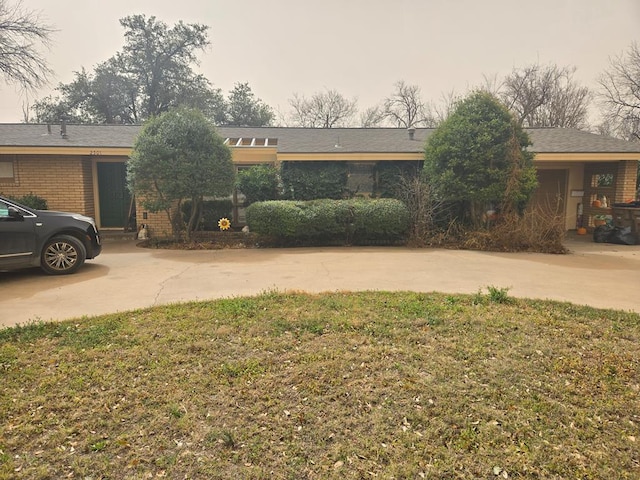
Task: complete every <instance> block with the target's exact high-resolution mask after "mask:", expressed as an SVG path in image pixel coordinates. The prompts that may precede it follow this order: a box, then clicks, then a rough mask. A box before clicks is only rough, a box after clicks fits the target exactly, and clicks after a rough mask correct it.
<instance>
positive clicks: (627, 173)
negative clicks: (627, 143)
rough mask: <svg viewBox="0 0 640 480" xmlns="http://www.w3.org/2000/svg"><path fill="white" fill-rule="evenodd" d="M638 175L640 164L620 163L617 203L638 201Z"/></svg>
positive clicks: (627, 161)
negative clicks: (639, 165)
mask: <svg viewBox="0 0 640 480" xmlns="http://www.w3.org/2000/svg"><path fill="white" fill-rule="evenodd" d="M637 175H638V162H636V161H634V160H626V161H621V162H619V163H618V174H617V175H616V180H617V181H616V198H615V201H616V202H619V203H621V202H627V201H629V200H635V199H636V181H637Z"/></svg>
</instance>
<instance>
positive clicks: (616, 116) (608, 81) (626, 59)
mask: <svg viewBox="0 0 640 480" xmlns="http://www.w3.org/2000/svg"><path fill="white" fill-rule="evenodd" d="M598 84H599V86H600V90H599V92H598V98H599V100H600V104H601V105H602V107H603V110H604V115H603V116H604V121H603V125H602V126H601V129H604V130H607V131H608V132H609V133H610V134H612V135H615V136H619V137H622V138H626V139H630V140H640V48H639V47H638V44H637V43H635V42H634V43H632V44H631V46H630V47H629V50H628V51H627V52H626V54H622V55H619V56H617V57H615V58H610V59H609V70H608V71H606V72H604V73H603V74H602V75H601V76H600V79H599V80H598Z"/></svg>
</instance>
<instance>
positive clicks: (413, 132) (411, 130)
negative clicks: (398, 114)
mask: <svg viewBox="0 0 640 480" xmlns="http://www.w3.org/2000/svg"><path fill="white" fill-rule="evenodd" d="M407 132H409V140H413V139H414V137H415V135H416V129H415V128H413V127H410V128H407Z"/></svg>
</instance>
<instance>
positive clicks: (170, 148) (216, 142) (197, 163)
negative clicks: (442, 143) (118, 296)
mask: <svg viewBox="0 0 640 480" xmlns="http://www.w3.org/2000/svg"><path fill="white" fill-rule="evenodd" d="M127 173H128V181H129V188H130V189H131V191H132V192H133V193H134V194H135V195H136V196H137V198H138V199H140V201H141V203H142V205H144V207H145V208H147V209H149V210H150V211H151V212H159V211H162V210H164V211H166V212H167V216H168V218H169V221H170V222H171V225H172V226H173V233H174V235H175V236H178V234H179V232H180V231H181V230H182V228H184V227H185V225H184V222H183V221H182V217H181V207H182V203H183V202H184V201H185V200H190V202H191V206H192V207H191V215H190V217H189V220H188V222H187V225H186V233H187V238H190V236H191V233H192V232H193V231H194V229H195V227H196V226H197V224H198V220H199V214H200V211H201V206H202V201H203V197H205V196H210V197H223V196H227V195H229V194H230V193H231V191H232V189H233V184H234V167H233V163H232V161H231V151H230V150H229V148H228V147H227V146H226V145H224V139H223V138H222V137H221V136H220V135H218V134H217V133H216V132H215V130H214V128H213V126H212V125H211V123H210V122H209V121H208V120H207V119H206V118H205V117H204V115H203V114H202V113H201V112H198V111H197V110H190V109H184V108H180V109H174V110H170V111H169V112H166V113H163V114H161V115H159V116H157V117H153V118H152V119H151V120H149V121H148V122H147V123H146V124H145V125H144V127H143V129H142V131H141V132H140V134H139V136H138V138H137V139H136V141H135V143H134V146H133V151H132V154H131V158H130V160H129V162H128V163H127Z"/></svg>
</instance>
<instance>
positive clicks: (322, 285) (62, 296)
mask: <svg viewBox="0 0 640 480" xmlns="http://www.w3.org/2000/svg"><path fill="white" fill-rule="evenodd" d="M567 246H568V247H569V249H570V250H571V251H572V253H571V254H568V255H543V254H528V253H522V254H506V253H485V252H472V251H454V250H442V249H409V248H377V247H373V248H369V247H367V248H362V247H354V248H299V249H246V250H229V249H227V250H209V251H176V250H150V249H143V248H139V247H137V246H136V243H135V242H134V241H131V240H111V241H108V242H106V243H105V245H104V250H103V253H102V255H100V256H99V257H98V258H97V259H96V260H91V261H88V262H87V263H86V264H85V266H84V267H83V268H82V269H81V270H80V271H79V272H78V273H77V274H75V275H70V276H62V277H51V276H46V275H43V274H42V273H41V272H40V270H39V269H30V270H24V271H18V272H0V291H1V292H2V295H0V326H11V325H15V324H25V323H27V322H29V321H32V320H43V321H48V320H60V319H66V318H73V317H82V316H93V315H99V314H103V313H109V312H117V311H124V310H130V309H136V308H142V307H149V306H153V305H160V304H167V303H173V302H182V301H188V300H205V299H212V298H222V297H231V296H239V295H254V294H258V293H261V292H264V291H268V290H279V291H285V290H301V291H302V290H303V291H308V292H323V291H337V290H351V291H355V290H413V291H422V292H429V291H440V292H449V293H475V292H477V291H478V290H479V289H483V290H484V291H486V287H488V286H495V287H498V288H509V289H510V290H509V294H510V295H513V296H517V297H531V298H543V299H554V300H565V301H570V302H574V303H577V304H587V305H591V306H594V307H607V308H618V309H623V310H633V311H636V312H640V246H622V245H604V244H595V243H593V242H591V241H589V239H585V238H584V237H572V238H570V239H569V240H568V241H567Z"/></svg>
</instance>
